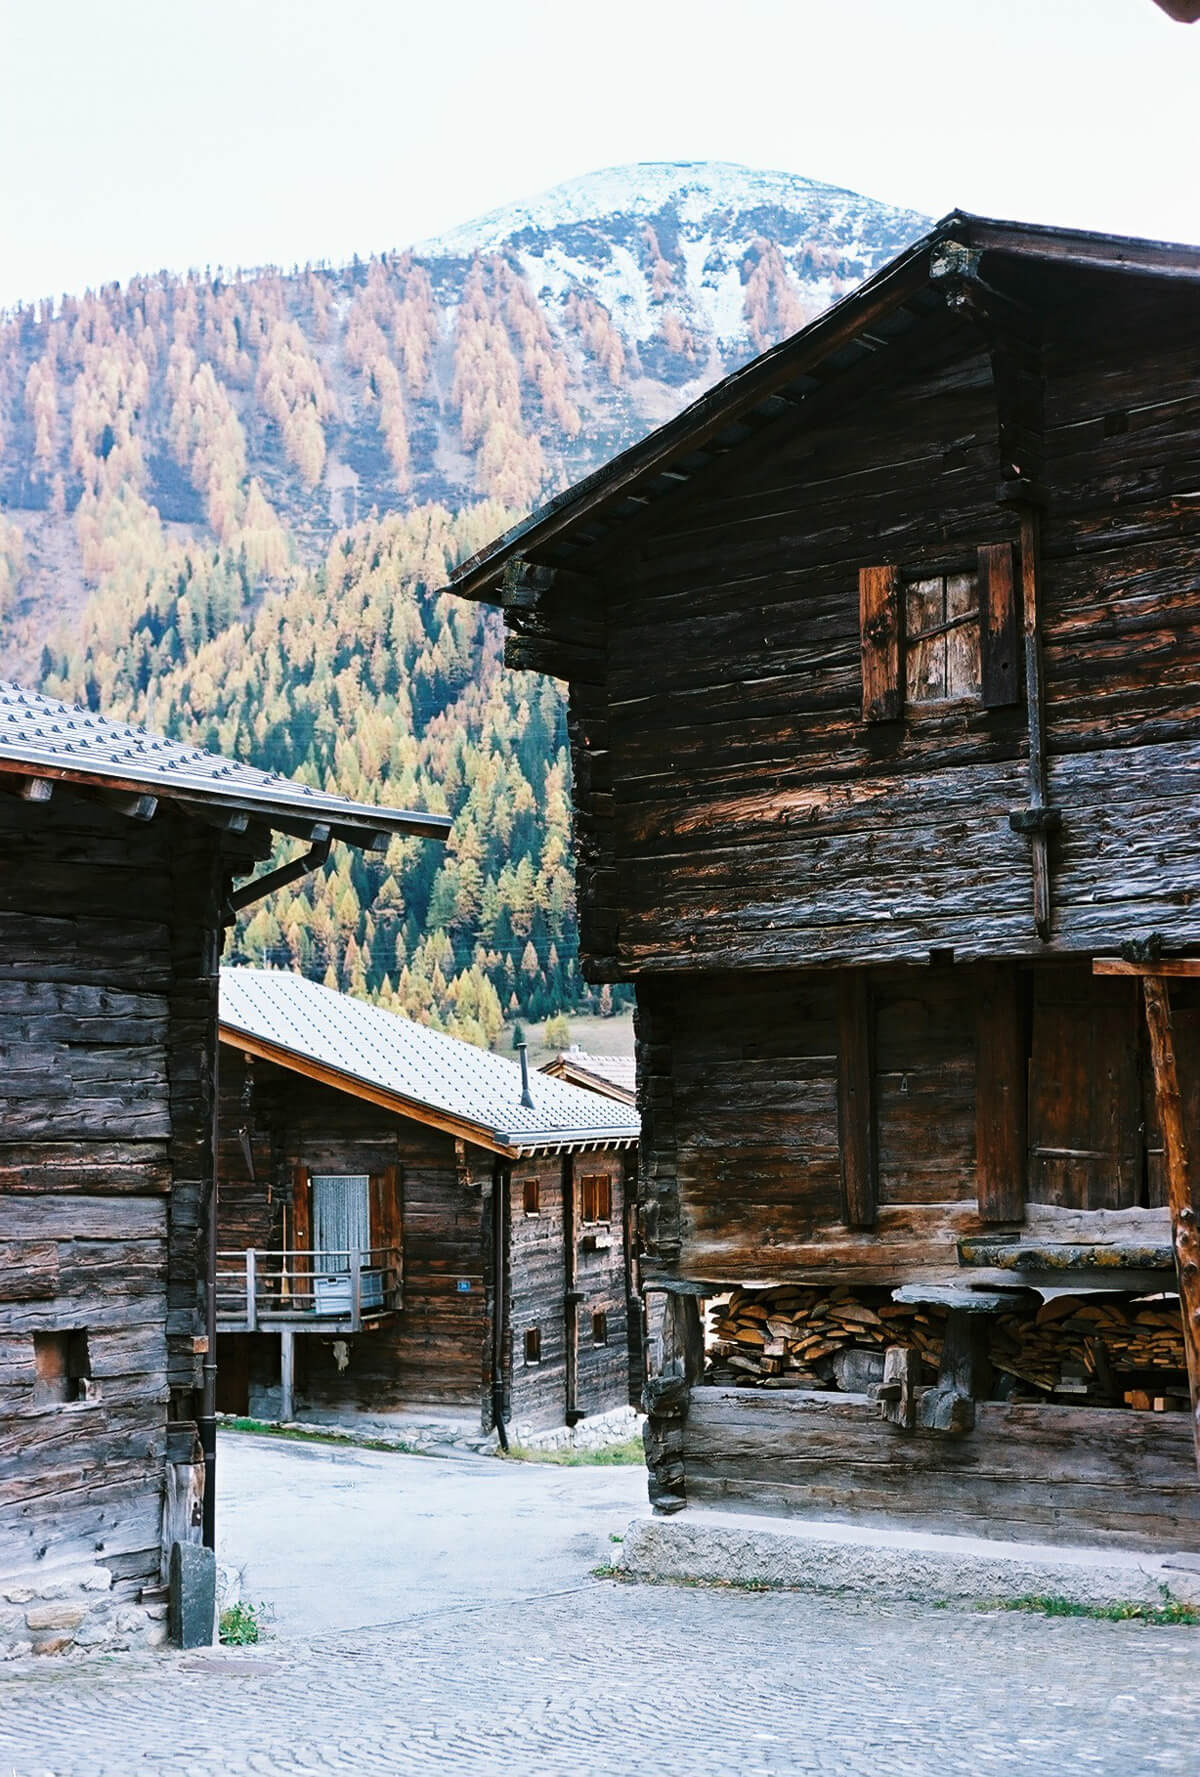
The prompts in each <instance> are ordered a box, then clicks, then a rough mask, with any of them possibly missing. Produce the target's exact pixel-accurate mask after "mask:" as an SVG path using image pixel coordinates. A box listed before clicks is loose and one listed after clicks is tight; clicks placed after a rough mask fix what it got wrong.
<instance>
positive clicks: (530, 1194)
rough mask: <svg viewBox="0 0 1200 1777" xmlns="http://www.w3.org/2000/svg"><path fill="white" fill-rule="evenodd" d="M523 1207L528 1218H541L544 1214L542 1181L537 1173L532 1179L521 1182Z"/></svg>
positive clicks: (524, 1179)
mask: <svg viewBox="0 0 1200 1777" xmlns="http://www.w3.org/2000/svg"><path fill="white" fill-rule="evenodd" d="M521 1205H522V1208H523V1210H524V1212H525V1214H526V1215H527V1216H540V1215H541V1213H542V1181H541V1179H540V1178H538V1177H537V1175H536V1173H535V1174H534V1176H533V1177H532V1178H523V1179H522V1180H521Z"/></svg>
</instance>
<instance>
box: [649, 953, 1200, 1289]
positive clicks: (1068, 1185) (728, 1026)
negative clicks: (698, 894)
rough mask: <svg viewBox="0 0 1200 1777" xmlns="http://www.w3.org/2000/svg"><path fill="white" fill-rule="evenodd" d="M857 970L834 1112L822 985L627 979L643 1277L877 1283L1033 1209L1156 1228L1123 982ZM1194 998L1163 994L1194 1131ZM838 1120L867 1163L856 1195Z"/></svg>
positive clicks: (777, 979) (1159, 1198)
mask: <svg viewBox="0 0 1200 1777" xmlns="http://www.w3.org/2000/svg"><path fill="white" fill-rule="evenodd" d="M861 973H862V981H861V983H860V986H861V995H860V997H861V1000H862V1006H861V1018H862V1020H863V1021H864V1022H865V1025H866V1027H867V1040H866V1041H865V1043H864V1045H863V1047H864V1052H865V1053H866V1054H867V1057H868V1059H867V1060H866V1061H864V1062H863V1063H862V1069H863V1073H864V1080H863V1084H862V1090H861V1091H860V1092H858V1093H857V1095H856V1097H855V1098H854V1100H853V1101H852V1102H851V1101H849V1100H847V1097H846V1093H847V1073H846V1069H845V1068H844V1067H842V1066H841V1065H840V1061H839V1056H840V1054H841V1049H840V1045H842V1044H844V1043H845V1042H846V1041H848V1040H850V1039H849V1038H848V1033H847V1020H846V1012H845V1006H844V1003H843V1002H844V995H843V992H842V988H843V983H842V982H841V981H840V980H839V977H838V975H837V974H836V973H834V972H830V971H812V972H810V973H808V974H805V975H793V974H755V973H751V974H747V975H744V976H709V975H698V976H695V977H690V978H689V977H684V976H674V977H664V976H655V975H650V976H647V977H645V978H644V979H643V980H642V982H641V983H640V984H639V1001H638V1029H639V1055H640V1058H641V1069H640V1080H639V1090H640V1093H641V1110H642V1135H643V1162H642V1165H643V1183H642V1199H641V1209H642V1233H643V1238H644V1243H645V1254H646V1257H645V1271H646V1275H647V1277H654V1276H660V1277H672V1276H677V1277H685V1278H690V1279H693V1280H696V1281H698V1282H699V1281H705V1282H719V1283H727V1284H734V1283H740V1282H751V1281H755V1280H758V1281H768V1280H777V1281H780V1282H796V1281H799V1280H800V1279H802V1278H809V1277H813V1276H820V1277H827V1278H830V1279H836V1278H837V1277H839V1276H840V1275H842V1274H843V1273H844V1274H845V1275H847V1276H856V1277H858V1278H859V1279H860V1281H867V1280H873V1281H877V1282H878V1283H881V1284H883V1283H895V1282H899V1281H903V1280H904V1279H905V1278H908V1277H917V1276H920V1275H921V1274H922V1273H926V1272H928V1271H929V1270H930V1269H944V1268H945V1267H947V1266H951V1267H953V1266H955V1265H956V1264H957V1242H958V1241H959V1240H960V1239H962V1238H965V1237H970V1236H972V1235H981V1234H985V1233H986V1232H987V1231H988V1230H989V1229H992V1230H994V1229H996V1228H1005V1227H1007V1228H1009V1229H1010V1230H1012V1229H1015V1228H1016V1227H1018V1226H1019V1225H1020V1224H1021V1223H1022V1220H1023V1218H1024V1217H1025V1216H1026V1214H1027V1213H1033V1212H1034V1211H1040V1210H1041V1209H1042V1208H1043V1207H1045V1208H1046V1209H1047V1210H1050V1211H1053V1212H1055V1213H1059V1212H1061V1213H1062V1214H1064V1215H1066V1214H1069V1213H1073V1212H1077V1211H1086V1212H1099V1211H1104V1212H1110V1211H1120V1212H1136V1211H1142V1210H1145V1211H1151V1212H1154V1213H1156V1214H1157V1215H1158V1216H1159V1218H1160V1219H1161V1221H1162V1234H1163V1238H1165V1237H1166V1212H1165V1208H1164V1207H1163V1206H1164V1195H1163V1185H1162V1158H1161V1137H1160V1136H1159V1135H1158V1132H1157V1120H1156V1114H1155V1110H1154V1094H1153V1086H1152V1082H1151V1081H1150V1079H1149V1074H1148V1062H1147V1061H1146V1058H1145V1053H1144V1051H1145V1046H1146V1045H1145V1035H1144V1031H1143V1030H1142V1028H1141V1021H1140V1019H1139V1016H1138V1006H1137V998H1136V995H1137V988H1136V983H1133V982H1132V981H1129V980H1119V979H1115V980H1114V979H1104V980H1097V979H1096V978H1094V977H1093V976H1092V975H1091V972H1090V969H1089V966H1088V964H1087V963H1086V962H1074V961H1068V962H1062V963H1057V962H1056V963H1049V964H1045V965H1034V966H1031V967H1029V968H1024V969H1022V968H1020V967H1018V966H1017V965H1007V966H1002V965H991V964H983V965H977V966H976V967H965V966H963V967H959V966H955V967H937V966H933V967H927V968H909V969H886V968H885V969H873V970H866V971H862V972H861ZM1195 993H1196V990H1195V989H1194V988H1192V987H1191V986H1190V985H1189V986H1188V988H1187V989H1186V991H1184V990H1182V989H1181V991H1180V994H1179V998H1180V1002H1181V1005H1180V1012H1179V1015H1178V1028H1179V1031H1180V1033H1181V1035H1180V1042H1181V1045H1182V1044H1184V1043H1185V1042H1186V1043H1187V1045H1188V1047H1187V1050H1186V1059H1187V1065H1186V1066H1185V1067H1184V1069H1183V1071H1184V1073H1185V1075H1186V1077H1187V1080H1188V1082H1189V1084H1188V1092H1189V1104H1190V1106H1191V1111H1192V1114H1193V1115H1194V1116H1196V1117H1197V1118H1200V1010H1198V1009H1197V1008H1196V1007H1194V1006H1192V1005H1191V1004H1190V1003H1189V1002H1190V1001H1191V1000H1192V999H1193V998H1194V997H1195ZM997 1032H999V1033H1000V1037H1002V1039H1003V1040H1000V1038H998V1036H997ZM850 1035H851V1036H852V1035H853V1033H852V1032H851V1033H850ZM1139 1045H1140V1047H1139ZM1181 1053H1184V1051H1183V1049H1182V1046H1181ZM851 1115H853V1116H854V1117H856V1118H858V1119H859V1120H860V1122H861V1123H862V1124H863V1125H864V1126H865V1127H866V1128H868V1129H869V1131H870V1137H871V1139H870V1143H869V1150H870V1157H871V1169H872V1170H871V1176H870V1178H869V1179H868V1180H863V1181H859V1185H860V1189H859V1195H858V1196H857V1197H856V1198H855V1200H854V1202H853V1203H852V1202H851V1201H850V1200H849V1199H848V1195H847V1181H846V1178H845V1175H844V1164H843V1163H844V1160H845V1155H846V1147H847V1125H848V1122H849V1119H850V1117H851ZM981 1118H982V1119H983V1120H982V1121H981ZM1001 1136H1003V1138H1004V1141H1003V1146H1002V1148H1001V1145H1000V1144H1001ZM998 1150H999V1151H1000V1152H1001V1153H1002V1155H1003V1157H1004V1160H1005V1165H1006V1166H1008V1168H1009V1172H1008V1174H1006V1176H1005V1178H1004V1179H1003V1180H998V1179H997V1176H996V1174H997V1168H998V1165H999V1161H998ZM981 1151H982V1154H983V1164H982V1166H981V1160H980V1154H981ZM1001 1183H1003V1185H1004V1189H1003V1190H1001V1188H1000V1187H1001ZM868 1198H869V1203H870V1208H871V1213H870V1214H869V1215H868V1214H866V1212H865V1210H864V1207H863V1205H864V1200H865V1199H868ZM735 1206H736V1207H735ZM1085 1219H1086V1218H1085ZM664 1231H665V1234H664ZM1076 1238H1085V1239H1086V1238H1087V1236H1086V1233H1079V1232H1077V1235H1076Z"/></svg>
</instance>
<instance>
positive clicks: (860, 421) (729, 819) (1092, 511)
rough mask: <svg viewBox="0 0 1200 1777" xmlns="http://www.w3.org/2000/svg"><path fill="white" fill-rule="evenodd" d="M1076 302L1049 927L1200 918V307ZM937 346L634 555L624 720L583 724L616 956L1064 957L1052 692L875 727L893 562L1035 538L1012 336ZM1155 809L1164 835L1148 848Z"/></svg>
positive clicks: (1067, 408) (1068, 943)
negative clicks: (1007, 501) (880, 580)
mask: <svg viewBox="0 0 1200 1777" xmlns="http://www.w3.org/2000/svg"><path fill="white" fill-rule="evenodd" d="M1053 299H1054V302H1055V303H1056V304H1057V307H1056V308H1055V310H1054V312H1052V313H1049V312H1048V313H1047V316H1046V319H1045V331H1046V334H1047V344H1046V347H1045V353H1044V361H1045V378H1046V380H1045V389H1044V408H1045V440H1044V450H1043V452H1042V455H1043V459H1044V462H1043V471H1042V472H1043V477H1044V481H1045V488H1044V493H1045V500H1046V507H1045V515H1044V522H1043V525H1042V543H1041V587H1040V602H1041V606H1042V613H1043V616H1042V624H1043V632H1044V634H1043V641H1044V649H1043V652H1044V677H1045V686H1046V725H1047V745H1048V755H1049V756H1048V800H1049V802H1050V803H1051V805H1052V806H1055V807H1057V808H1060V809H1061V810H1062V811H1063V825H1062V830H1061V835H1060V836H1059V837H1058V838H1057V839H1056V840H1055V842H1054V845H1053V847H1052V851H1053V857H1052V874H1053V882H1054V889H1053V896H1052V902H1053V906H1052V913H1053V924H1052V928H1051V938H1050V942H1051V945H1052V946H1053V947H1055V948H1062V949H1074V950H1080V951H1087V950H1091V949H1096V948H1101V947H1104V946H1106V945H1109V944H1111V942H1112V938H1113V934H1114V932H1119V933H1120V934H1121V935H1124V934H1126V933H1128V932H1130V931H1132V932H1134V933H1139V932H1143V931H1146V930H1151V929H1153V930H1159V931H1162V932H1163V933H1165V934H1166V936H1167V937H1168V938H1169V939H1172V940H1177V941H1178V940H1190V939H1192V938H1194V935H1195V933H1194V915H1193V912H1192V908H1191V899H1192V897H1193V895H1194V893H1195V891H1196V889H1197V887H1198V886H1200V836H1197V834H1196V832H1195V825H1194V823H1192V822H1190V821H1189V820H1188V819H1187V810H1188V807H1189V805H1190V799H1191V798H1192V797H1193V795H1194V784H1195V781H1196V775H1197V771H1198V770H1200V694H1198V693H1197V690H1196V686H1197V684H1198V683H1200V672H1198V670H1197V669H1198V666H1200V599H1197V596H1196V593H1195V587H1194V573H1193V563H1194V559H1195V553H1196V547H1197V542H1198V539H1200V506H1198V503H1197V500H1196V498H1195V495H1196V493H1197V492H1200V451H1198V449H1197V432H1198V430H1200V422H1198V415H1200V383H1198V381H1197V373H1196V370H1195V366H1194V354H1193V340H1194V329H1195V317H1194V298H1193V297H1192V296H1191V294H1190V293H1188V292H1182V293H1175V294H1172V293H1169V292H1167V293H1164V291H1163V290H1162V288H1161V286H1160V287H1158V288H1157V289H1155V290H1153V291H1151V292H1147V293H1146V294H1145V295H1143V296H1140V297H1137V298H1135V297H1132V296H1131V295H1130V294H1129V290H1128V288H1127V287H1126V288H1121V289H1119V290H1118V289H1116V288H1115V287H1114V286H1113V285H1112V284H1111V283H1109V284H1104V283H1102V282H1101V281H1100V280H1098V279H1095V278H1093V279H1091V280H1088V279H1085V278H1082V277H1080V278H1077V279H1076V280H1075V281H1074V282H1073V283H1072V284H1071V285H1070V287H1069V288H1067V287H1065V286H1064V287H1063V288H1061V289H1060V288H1056V289H1055V291H1054V292H1053ZM916 338H917V343H916V344H914V345H903V344H902V345H899V346H894V347H891V348H889V350H888V352H887V353H886V354H881V365H880V368H879V370H878V372H877V373H876V374H875V375H874V377H873V378H872V379H871V380H863V381H860V383H859V386H858V389H857V391H856V392H854V393H852V394H851V395H849V396H848V397H847V398H846V399H845V400H844V401H842V402H840V403H837V404H835V403H833V402H832V401H830V402H827V403H826V404H825V405H824V407H823V408H820V407H818V408H817V409H816V410H815V411H816V413H817V417H816V418H814V419H812V420H810V421H809V422H808V423H807V424H805V423H804V421H803V420H802V419H798V420H797V422H796V425H795V429H794V432H793V433H792V435H791V436H790V437H780V436H778V435H773V437H772V439H771V443H770V447H769V450H768V449H767V448H766V447H757V446H755V445H749V446H747V447H745V448H744V449H743V450H741V451H739V452H736V453H734V454H733V456H731V457H730V458H729V459H728V461H727V466H726V467H725V468H723V469H722V470H721V471H720V472H719V475H718V474H710V475H709V479H708V482H707V483H706V484H705V485H704V486H703V487H702V488H700V489H698V490H697V491H696V492H695V493H688V492H687V491H686V490H684V491H682V492H681V493H680V494H679V495H678V496H677V497H676V498H674V499H673V500H670V501H668V502H665V503H664V509H663V511H662V512H661V513H659V514H654V513H651V514H650V515H649V516H648V517H647V519H646V522H645V523H644V524H643V525H642V526H641V528H640V530H638V531H637V532H636V533H635V535H634V536H633V538H632V539H631V541H630V542H629V543H628V545H627V546H625V547H624V548H623V550H622V552H621V553H620V554H619V555H614V556H613V558H612V560H611V564H610V566H609V567H608V569H607V571H606V575H605V579H604V592H603V598H604V601H605V603H604V609H605V610H606V612H607V622H606V629H605V645H606V649H607V670H606V677H605V683H604V685H603V686H601V687H599V688H597V687H594V686H586V687H585V686H582V685H581V686H580V688H579V696H580V697H586V698H588V699H590V700H591V702H592V703H594V704H595V705H596V715H595V718H594V720H593V721H592V723H591V726H590V727H589V726H588V725H587V724H585V723H582V722H576V723H575V725H574V727H573V730H572V735H573V747H574V762H575V772H576V779H577V782H580V783H583V784H585V786H587V792H586V793H587V795H588V797H591V798H593V800H594V808H592V807H591V804H590V803H589V810H590V812H589V820H590V821H591V826H590V827H589V835H590V837H589V845H592V847H593V849H594V851H595V855H594V856H592V855H591V853H589V859H588V863H587V868H586V870H585V871H584V872H582V873H581V878H580V891H581V904H582V911H583V919H584V930H585V944H586V946H587V948H588V950H589V953H590V954H589V967H590V968H591V969H592V971H593V973H598V974H604V973H609V974H616V975H619V976H621V977H623V978H629V977H630V976H636V975H638V974H639V973H641V972H642V971H643V970H646V969H653V968H673V967H678V966H679V964H680V963H681V962H683V961H686V965H687V966H688V967H689V968H697V967H706V968H709V969H714V970H719V969H726V968H733V967H738V968H742V967H757V968H764V969H770V968H778V967H783V966H798V965H803V964H805V963H809V962H813V963H816V962H820V963H832V962H839V963H854V962H883V961H889V960H920V961H925V960H927V958H928V955H929V953H930V951H931V950H933V949H949V948H952V949H953V950H954V951H955V954H956V956H958V957H959V958H964V957H968V958H969V957H975V956H986V955H997V954H1009V955H1012V954H1018V953H1025V954H1041V953H1042V952H1041V946H1040V944H1039V943H1038V941H1037V939H1036V936H1035V934H1034V932H1033V928H1032V923H1031V916H1030V844H1029V840H1028V838H1027V836H1025V835H1023V834H1020V833H1016V832H1013V831H1012V830H1011V829H1010V827H1009V824H1008V815H1009V812H1010V811H1011V810H1013V809H1015V808H1019V807H1020V806H1022V805H1023V804H1024V802H1025V801H1026V800H1027V795H1028V785H1027V774H1028V767H1027V764H1026V759H1025V751H1026V716H1025V711H1024V708H1023V706H1022V705H1021V704H1019V703H1018V704H1010V705H1008V706H1005V707H986V706H985V700H984V698H983V695H982V688H981V692H980V695H979V696H977V697H969V698H967V699H965V700H961V701H959V702H955V703H947V704H936V703H934V704H926V705H915V706H911V707H909V708H908V709H906V711H905V713H904V715H903V717H902V719H900V720H898V721H887V720H885V721H879V722H869V723H868V722H864V720H863V710H862V668H861V636H860V629H859V624H860V609H859V574H860V570H862V569H865V568H870V567H873V566H876V565H880V564H881V563H882V562H890V563H893V564H895V565H896V566H898V568H899V569H900V571H901V574H902V576H904V577H912V576H916V577H917V578H920V576H922V575H924V576H926V577H927V578H928V577H929V576H934V577H935V578H936V577H937V575H938V574H939V573H940V574H942V575H950V576H952V577H953V576H954V575H955V574H959V575H961V574H963V573H971V572H975V571H976V569H977V563H978V559H979V557H978V552H979V551H980V550H981V549H982V550H984V551H985V552H989V553H988V554H987V560H988V561H989V562H990V561H991V559H992V556H994V554H995V551H996V550H997V548H999V547H1000V546H1005V545H1012V544H1014V543H1015V542H1016V541H1017V533H1018V526H1017V521H1016V518H1015V516H1014V514H1013V513H1012V512H1011V511H1009V510H1008V509H1007V508H1005V507H1004V506H1002V505H1000V504H998V503H997V500H996V484H997V481H998V479H999V473H1000V466H999V463H998V456H997V446H996V440H997V434H998V421H997V414H996V404H995V395H994V390H993V386H992V372H991V364H990V359H989V357H988V355H987V353H986V351H985V350H984V349H983V347H982V345H981V342H980V338H979V335H978V333H977V332H975V330H974V329H973V328H972V327H971V326H970V325H969V324H967V323H966V322H964V321H961V320H957V319H954V318H951V317H949V316H947V317H946V318H945V320H944V322H943V323H942V324H941V325H940V326H939V327H937V328H936V329H934V330H932V331H931V330H930V328H929V327H924V328H921V329H918V330H916ZM880 539H886V543H881V542H880ZM985 578H987V576H986V575H985ZM593 786H596V787H595V789H594V791H593ZM610 787H611V788H610ZM1148 830H1154V831H1157V832H1160V833H1161V834H1162V835H1163V847H1160V848H1157V849H1156V848H1154V847H1147V846H1146V845H1145V844H1144V843H1139V842H1138V841H1139V836H1141V835H1144V834H1145V833H1146V832H1147V831H1148ZM1168 835H1169V843H1168V841H1167V836H1168ZM593 913H594V916H595V918H596V920H597V921H598V925H597V931H598V932H599V931H600V930H602V931H603V934H604V935H603V937H602V938H601V937H597V938H596V939H595V940H593V939H592V938H591V937H590V936H588V935H587V934H588V932H589V927H588V924H587V922H588V920H589V918H591V917H593ZM614 923H615V933H614ZM614 937H615V942H614Z"/></svg>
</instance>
